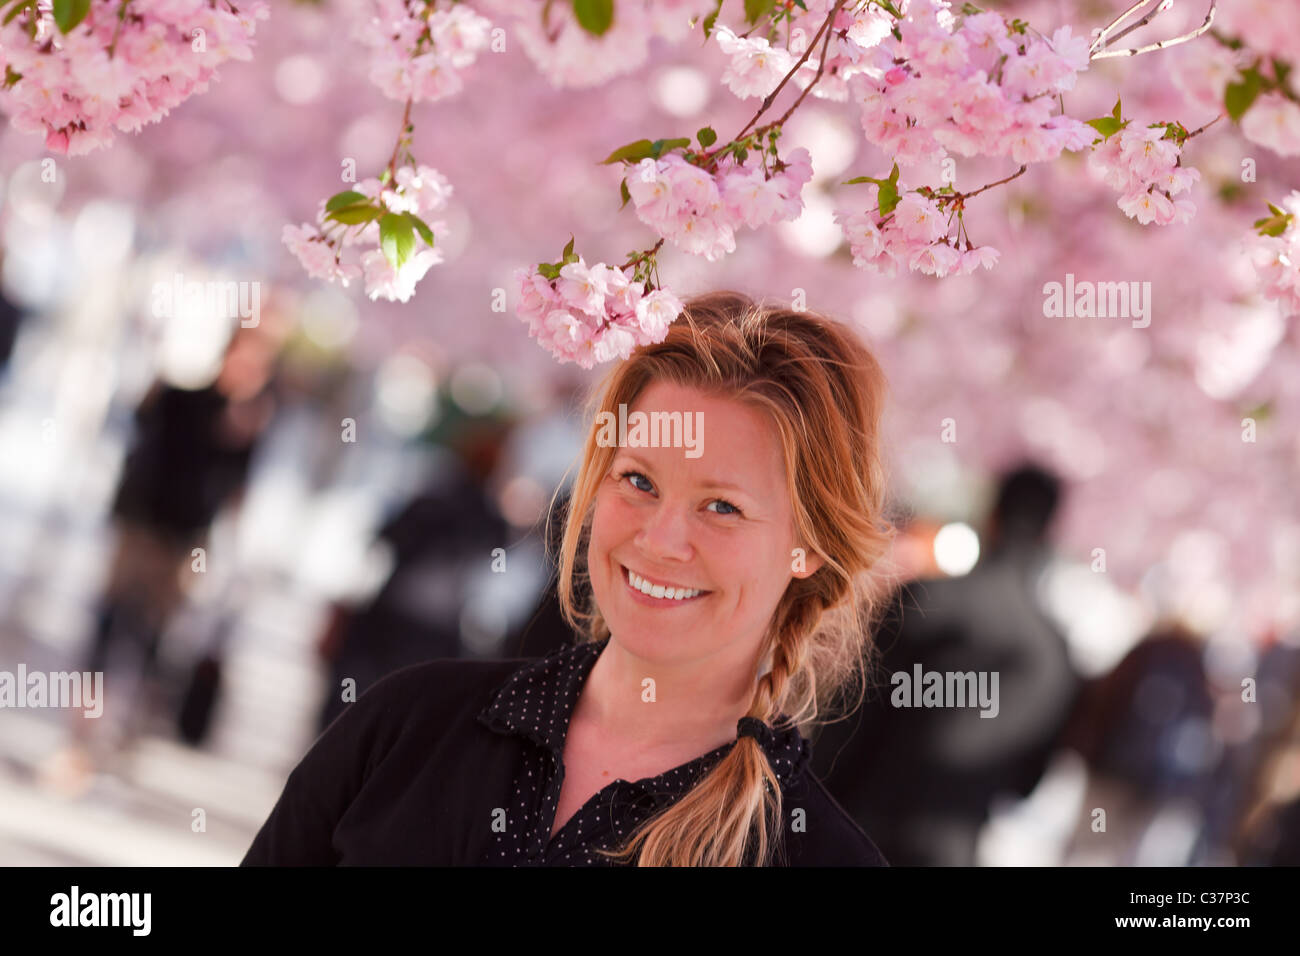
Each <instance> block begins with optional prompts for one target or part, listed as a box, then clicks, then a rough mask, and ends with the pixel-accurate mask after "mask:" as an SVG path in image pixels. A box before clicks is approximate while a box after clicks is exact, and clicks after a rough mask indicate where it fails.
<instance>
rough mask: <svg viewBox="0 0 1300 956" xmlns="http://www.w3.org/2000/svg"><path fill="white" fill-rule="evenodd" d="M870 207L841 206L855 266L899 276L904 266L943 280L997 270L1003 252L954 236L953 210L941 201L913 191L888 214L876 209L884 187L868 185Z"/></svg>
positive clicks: (841, 220) (840, 215) (838, 215)
mask: <svg viewBox="0 0 1300 956" xmlns="http://www.w3.org/2000/svg"><path fill="white" fill-rule="evenodd" d="M865 188H866V190H867V191H868V196H867V210H866V211H857V212H854V211H851V210H848V209H837V210H836V211H835V216H834V218H835V221H836V222H837V223H839V225H840V228H841V229H843V230H844V236H845V238H846V239H848V241H849V250H850V251H851V252H852V254H853V264H854V265H855V266H857V267H858V268H860V269H870V270H872V271H873V272H878V273H880V274H882V275H885V276H894V275H896V274H897V272H898V267H899V266H900V265H901V266H906V267H907V268H908V269H909V270H910V271H912V272H922V273H925V274H926V275H932V276H935V277H937V278H943V277H945V276H950V275H966V274H968V273H971V272H974V271H975V270H976V269H978V268H979V267H980V266H983V267H984V268H985V269H992V268H993V265H994V264H995V263H996V262H997V260H998V256H999V255H1000V253H999V252H998V250H996V249H994V248H993V247H992V246H978V247H975V246H972V245H971V244H970V243H969V242H968V243H966V248H965V249H964V250H963V249H962V248H960V246H959V244H958V242H957V241H956V240H955V239H950V238H949V236H948V231H949V228H950V225H949V222H948V220H949V218H950V216H949V214H947V213H945V212H944V211H943V209H942V208H940V205H939V203H938V202H936V201H935V200H933V199H930V198H927V197H926V196H923V195H921V194H920V193H919V192H914V191H913V192H907V193H904V194H903V195H902V198H901V199H900V200H899V201H898V205H897V206H896V207H895V208H894V210H893V211H892V212H890V213H888V214H887V215H883V216H882V215H881V214H880V212H879V209H877V208H875V207H876V205H877V202H878V197H879V192H880V187H879V186H877V185H875V184H874V183H870V184H867V185H866V187H865Z"/></svg>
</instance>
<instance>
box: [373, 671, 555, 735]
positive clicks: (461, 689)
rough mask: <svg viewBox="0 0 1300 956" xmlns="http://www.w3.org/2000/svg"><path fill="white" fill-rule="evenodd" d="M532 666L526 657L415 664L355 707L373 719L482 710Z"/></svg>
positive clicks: (384, 681)
mask: <svg viewBox="0 0 1300 956" xmlns="http://www.w3.org/2000/svg"><path fill="white" fill-rule="evenodd" d="M528 663H530V661H529V660H528V659H526V658H507V659H504V660H465V659H459V658H446V659H439V660H433V661H425V662H423V663H420V664H412V665H410V666H409V667H403V668H402V669H401V670H397V671H394V672H393V673H391V674H388V675H387V676H385V677H383V678H382V679H380V680H378V681H376V682H375V684H374V685H373V686H372V687H370V688H368V689H367V690H366V691H365V692H364V693H363V694H362V695H361V696H360V698H358V700H357V701H356V703H355V704H354V705H352V706H353V707H354V708H356V709H357V710H358V711H362V712H364V713H365V714H366V716H368V717H369V718H370V719H371V720H384V719H387V718H399V719H401V718H406V717H409V716H410V715H411V714H412V712H418V713H438V714H444V715H446V714H449V713H453V712H457V711H461V710H465V711H472V710H476V709H482V708H483V707H484V706H486V704H487V703H488V701H489V700H490V699H491V696H492V694H493V692H494V691H495V690H496V689H497V688H499V687H500V686H501V684H502V683H503V682H504V681H506V680H507V679H508V678H509V677H510V676H511V675H512V674H513V673H515V672H516V671H517V670H519V669H520V668H521V667H523V666H525V665H527V664H528Z"/></svg>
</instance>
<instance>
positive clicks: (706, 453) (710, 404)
mask: <svg viewBox="0 0 1300 956" xmlns="http://www.w3.org/2000/svg"><path fill="white" fill-rule="evenodd" d="M628 411H629V412H646V413H647V414H648V413H653V412H669V413H671V412H680V413H682V415H683V418H685V416H686V415H690V416H692V420H693V421H694V422H695V424H696V427H697V431H698V432H699V433H700V436H701V441H700V443H701V446H702V448H703V454H701V455H700V456H699V457H698V458H690V457H687V456H686V454H685V453H684V449H682V448H654V447H649V448H633V449H625V450H626V451H628V452H630V453H631V454H633V455H635V456H637V457H640V458H642V459H644V460H645V461H647V462H650V463H652V464H654V465H655V466H656V467H661V468H663V469H665V470H666V471H669V472H671V473H672V474H677V475H682V476H684V477H685V478H686V479H687V480H689V481H692V482H698V483H705V482H716V483H722V484H730V485H734V486H735V487H736V488H738V489H740V490H741V491H743V492H745V493H747V494H750V495H752V496H754V497H755V498H762V499H764V500H766V501H770V502H771V503H772V504H774V505H777V506H779V505H780V503H782V502H784V499H785V496H786V495H787V494H788V491H787V489H788V486H789V483H788V482H787V480H786V475H785V454H784V451H783V450H782V446H781V438H780V433H779V432H778V430H777V427H776V424H775V423H774V422H773V421H772V418H771V415H770V414H769V413H768V412H767V411H765V410H764V409H762V408H759V407H755V406H754V405H751V404H747V403H745V402H741V401H739V400H737V399H732V398H724V397H721V396H718V395H714V394H711V393H708V392H704V391H701V390H699V389H696V388H691V387H689V386H683V385H677V384H675V383H672V382H652V383H651V384H650V385H648V386H647V387H646V388H644V389H643V390H642V391H641V394H640V395H638V396H637V398H636V400H635V401H634V402H632V404H631V405H630V406H629V408H628Z"/></svg>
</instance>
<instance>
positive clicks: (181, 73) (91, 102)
mask: <svg viewBox="0 0 1300 956" xmlns="http://www.w3.org/2000/svg"><path fill="white" fill-rule="evenodd" d="M20 11H21V12H20ZM119 13H120V14H121V16H120V17H119ZM10 14H17V15H16V16H14V17H13V19H11V20H9V21H8V22H7V23H5V24H4V25H3V26H0V51H3V52H0V64H3V66H4V69H5V74H6V81H5V83H4V84H3V85H0V109H2V110H3V111H4V112H6V113H8V114H9V116H10V122H11V123H12V125H13V127H14V129H16V130H19V131H21V132H25V133H37V134H39V135H41V136H43V137H44V139H45V148H46V149H48V150H50V151H51V152H54V153H60V154H65V155H70V156H79V155H83V154H86V153H90V152H94V151H95V150H98V149H103V148H105V147H107V146H109V145H111V144H112V142H113V139H114V131H115V130H116V131H119V132H136V131H138V130H139V129H140V128H141V127H143V126H145V125H146V124H149V123H156V122H158V121H159V120H161V119H162V118H163V117H164V116H166V115H167V114H168V113H169V112H170V111H171V110H172V108H173V107H175V106H178V105H179V104H181V103H183V102H184V101H185V100H186V99H188V98H189V97H191V96H193V95H194V94H196V93H202V92H204V91H206V90H207V89H208V86H209V84H210V83H211V81H212V80H213V79H214V78H215V75H216V69H217V67H219V66H220V65H221V64H223V63H225V62H226V61H228V60H250V59H252V55H253V53H252V44H253V35H254V32H255V30H256V26H257V21H259V20H265V19H266V18H267V17H268V16H270V10H269V8H268V6H267V3H266V2H265V0H245V2H241V4H240V6H239V9H238V11H236V10H235V8H234V7H233V6H230V5H229V4H215V3H214V4H208V3H203V2H201V0H133V2H132V3H130V4H129V5H127V4H123V3H122V2H120V0H90V2H89V3H88V4H87V6H86V9H85V14H84V17H82V18H81V19H79V20H77V21H76V22H75V23H74V24H73V25H72V26H71V27H70V28H69V29H68V31H67V32H66V33H65V32H63V30H61V29H60V27H59V26H58V25H57V24H56V23H55V17H54V12H53V7H51V6H50V5H49V4H46V3H40V4H33V5H31V6H26V7H22V6H14V7H10V8H8V9H7V10H6V11H5V15H6V16H9V15H10Z"/></svg>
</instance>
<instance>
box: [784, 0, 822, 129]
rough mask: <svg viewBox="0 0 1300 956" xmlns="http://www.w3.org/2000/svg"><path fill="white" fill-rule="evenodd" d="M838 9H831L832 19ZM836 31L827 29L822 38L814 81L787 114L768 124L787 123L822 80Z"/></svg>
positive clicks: (804, 89) (811, 45) (806, 87)
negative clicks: (832, 36)
mask: <svg viewBox="0 0 1300 956" xmlns="http://www.w3.org/2000/svg"><path fill="white" fill-rule="evenodd" d="M837 11H838V8H836V10H832V11H831V19H832V20H834V19H835V15H836V13H837ZM834 32H835V28H834V27H832V28H831V29H829V30H827V31H826V36H825V38H824V39H823V40H822V55H821V58H820V59H819V60H818V62H817V75H816V76H814V77H813V78H812V81H811V82H809V84H808V85H807V86H805V87H804V88H803V92H802V93H800V94H799V98H798V99H797V100H795V101H794V104H793V105H792V106H791V107H790V108H789V109H788V110H786V111H785V115H783V116H782V117H781V118H780V119H779V120H777V121H776V122H775V123H769V124H768V125H769V126H781V125H783V124H784V123H785V121H786V120H788V119H789V118H790V114H792V113H793V112H794V111H795V110H797V109H798V108H799V104H800V103H802V102H803V98H804V97H805V96H807V95H808V94H809V93H810V92H811V91H812V88H813V87H814V86H816V85H817V81H818V80H820V79H821V78H822V70H824V69H826V51H827V50H828V49H830V45H831V34H832V33H834ZM812 47H813V44H811V43H810V44H808V49H810V50H811V49H812ZM795 69H796V70H798V67H795Z"/></svg>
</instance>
